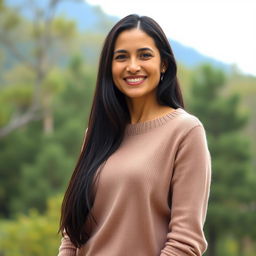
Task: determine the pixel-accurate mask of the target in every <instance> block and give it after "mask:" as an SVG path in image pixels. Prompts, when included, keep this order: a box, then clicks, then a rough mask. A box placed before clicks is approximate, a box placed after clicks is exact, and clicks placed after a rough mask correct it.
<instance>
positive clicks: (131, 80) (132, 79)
mask: <svg viewBox="0 0 256 256" xmlns="http://www.w3.org/2000/svg"><path fill="white" fill-rule="evenodd" d="M145 79H146V76H140V77H126V78H125V79H124V80H125V81H126V83H127V84H129V85H139V84H141V83H143V82H144V80H145Z"/></svg>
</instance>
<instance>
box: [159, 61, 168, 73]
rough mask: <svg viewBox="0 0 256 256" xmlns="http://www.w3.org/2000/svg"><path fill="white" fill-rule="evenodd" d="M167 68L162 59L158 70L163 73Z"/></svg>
mask: <svg viewBox="0 0 256 256" xmlns="http://www.w3.org/2000/svg"><path fill="white" fill-rule="evenodd" d="M167 68H168V65H167V62H166V61H162V63H161V70H160V71H161V73H165V71H166V70H167Z"/></svg>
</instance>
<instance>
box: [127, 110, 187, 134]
mask: <svg viewBox="0 0 256 256" xmlns="http://www.w3.org/2000/svg"><path fill="white" fill-rule="evenodd" d="M182 113H185V110H184V109H182V108H177V109H175V110H172V111H171V112H168V113H167V114H164V115H163V116H160V117H157V118H155V119H152V120H149V121H145V122H139V123H135V124H131V123H129V124H127V125H126V129H125V134H126V135H136V134H140V133H144V132H146V131H149V130H151V129H154V128H156V127H159V126H162V125H164V124H166V123H167V122H168V121H169V120H171V119H173V118H175V117H176V116H178V115H180V114H182Z"/></svg>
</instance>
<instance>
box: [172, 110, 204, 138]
mask: <svg viewBox="0 0 256 256" xmlns="http://www.w3.org/2000/svg"><path fill="white" fill-rule="evenodd" d="M176 111H177V115H176V118H174V120H173V121H174V122H173V123H172V126H173V127H174V128H176V131H177V132H179V133H181V134H183V135H186V134H187V133H189V132H190V131H191V130H193V129H194V128H196V127H201V129H202V130H204V126H203V124H202V122H201V121H200V119H199V118H198V117H197V116H195V115H193V114H191V113H189V112H188V111H186V110H184V109H181V108H179V109H178V110H176Z"/></svg>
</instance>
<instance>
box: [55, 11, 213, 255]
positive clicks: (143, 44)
mask: <svg viewBox="0 0 256 256" xmlns="http://www.w3.org/2000/svg"><path fill="white" fill-rule="evenodd" d="M176 69H177V67H176V63H175V59H174V56H173V53H172V50H171V47H170V45H169V42H168V40H167V38H166V36H165V34H164V32H163V31H162V29H161V28H160V27H159V25H158V24H157V23H156V22H155V21H154V20H152V19H151V18H149V17H145V16H143V17H140V16H138V15H129V16H127V17H125V18H123V19H122V20H120V21H119V22H118V23H117V24H116V25H115V26H114V27H113V28H112V30H111V31H110V32H109V34H108V36H107V37H106V40H105V43H104V46H103V49H102V53H101V59H100V64H99V71H98V77H97V87H96V92H95V96H94V100H93V104H92V109H91V114H90V118H89V124H88V129H87V133H86V136H85V141H84V144H83V147H82V151H81V154H80V158H79V160H78V163H77V165H76V168H75V170H74V173H73V175H72V178H71V180H70V183H69V186H68V189H67V191H66V194H65V197H64V200H63V204H62V215H61V222H60V231H61V232H62V234H63V238H62V242H61V246H60V249H59V256H71V255H81V256H85V255H86V256H126V255H127V256H131V255H132V256H157V255H161V256H166V255H170V256H183V255H202V254H203V252H204V251H205V250H206V247H207V242H206V240H205V237H204V233H203V224H204V221H205V216H206V209H207V202H208V196H209V186H210V172H211V168H210V155H209V151H208V148H207V142H206V137H205V132H204V128H203V126H202V124H201V122H200V121H199V120H198V119H197V118H196V117H195V116H192V115H191V114H189V113H187V112H186V111H185V110H184V109H183V100H182V95H181V91H180V87H179V84H178V80H177V77H176Z"/></svg>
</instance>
